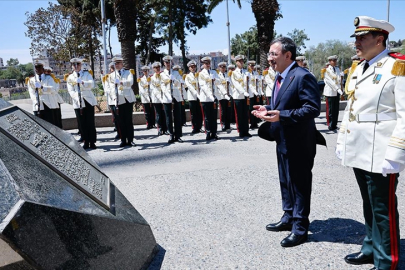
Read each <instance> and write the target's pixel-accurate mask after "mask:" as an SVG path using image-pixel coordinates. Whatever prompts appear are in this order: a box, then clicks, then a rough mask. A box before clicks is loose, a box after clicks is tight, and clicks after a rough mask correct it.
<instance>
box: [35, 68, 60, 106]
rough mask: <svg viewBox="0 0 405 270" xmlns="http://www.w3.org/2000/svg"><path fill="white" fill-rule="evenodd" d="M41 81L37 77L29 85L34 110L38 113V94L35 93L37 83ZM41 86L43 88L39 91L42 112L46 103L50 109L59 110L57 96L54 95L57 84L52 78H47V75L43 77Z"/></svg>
mask: <svg viewBox="0 0 405 270" xmlns="http://www.w3.org/2000/svg"><path fill="white" fill-rule="evenodd" d="M36 81H38V82H39V81H40V80H39V76H38V75H35V77H32V78H30V80H29V83H28V92H29V94H30V97H31V100H32V108H33V109H32V110H33V111H37V110H38V107H37V105H36V104H37V94H36V91H35V82H36ZM41 85H42V88H39V89H38V94H39V102H40V110H43V109H44V103H45V105H46V106H48V107H49V108H50V109H56V108H59V105H58V102H57V100H56V99H55V95H53V94H52V93H53V92H54V91H55V88H56V83H55V81H54V79H53V78H52V77H51V76H45V74H42V75H41Z"/></svg>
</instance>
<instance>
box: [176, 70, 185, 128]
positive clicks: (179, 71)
mask: <svg viewBox="0 0 405 270" xmlns="http://www.w3.org/2000/svg"><path fill="white" fill-rule="evenodd" d="M173 71H177V72H178V73H179V75H180V77H179V80H180V93H181V98H182V99H183V101H182V102H181V123H182V125H183V126H187V124H186V122H187V119H186V104H184V103H185V101H186V100H187V91H186V90H185V88H186V87H185V85H184V83H185V82H184V79H185V76H184V75H183V71H182V70H181V67H180V66H179V65H174V66H173Z"/></svg>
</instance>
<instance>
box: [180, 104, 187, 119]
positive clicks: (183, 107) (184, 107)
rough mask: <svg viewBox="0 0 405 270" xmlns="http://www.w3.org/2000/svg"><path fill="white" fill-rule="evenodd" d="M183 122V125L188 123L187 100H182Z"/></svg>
mask: <svg viewBox="0 0 405 270" xmlns="http://www.w3.org/2000/svg"><path fill="white" fill-rule="evenodd" d="M181 123H182V125H185V124H186V123H187V118H186V102H185V101H184V102H181Z"/></svg>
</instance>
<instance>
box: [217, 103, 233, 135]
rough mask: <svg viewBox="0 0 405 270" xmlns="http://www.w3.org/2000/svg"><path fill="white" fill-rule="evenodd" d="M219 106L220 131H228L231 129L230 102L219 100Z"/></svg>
mask: <svg viewBox="0 0 405 270" xmlns="http://www.w3.org/2000/svg"><path fill="white" fill-rule="evenodd" d="M219 104H220V106H221V113H220V118H219V119H220V122H221V127H222V129H230V128H231V107H230V101H228V100H226V99H221V100H220V101H219Z"/></svg>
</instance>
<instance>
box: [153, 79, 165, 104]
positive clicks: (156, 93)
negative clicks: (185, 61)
mask: <svg viewBox="0 0 405 270" xmlns="http://www.w3.org/2000/svg"><path fill="white" fill-rule="evenodd" d="M161 79H162V72H160V73H155V74H153V76H152V77H150V91H151V98H152V103H163V90H162V81H161Z"/></svg>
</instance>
